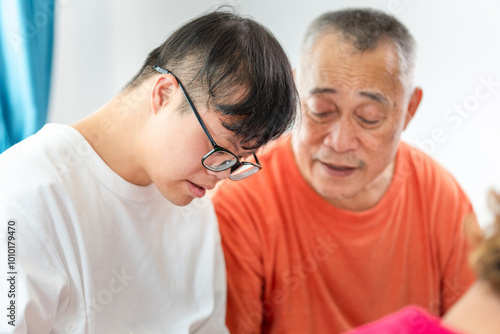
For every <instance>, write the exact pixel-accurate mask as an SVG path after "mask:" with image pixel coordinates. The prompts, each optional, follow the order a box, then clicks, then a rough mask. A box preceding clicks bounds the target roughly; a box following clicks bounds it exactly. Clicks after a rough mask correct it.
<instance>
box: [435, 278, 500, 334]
mask: <svg viewBox="0 0 500 334" xmlns="http://www.w3.org/2000/svg"><path fill="white" fill-rule="evenodd" d="M499 314H500V296H499V295H498V294H497V293H496V292H495V291H493V289H492V288H491V286H490V285H489V284H488V283H486V282H482V281H479V282H476V283H475V284H474V285H473V286H472V287H471V288H470V289H469V290H468V291H467V292H466V293H465V294H464V295H463V296H462V297H461V298H460V299H459V300H458V302H457V303H455V305H453V307H452V308H451V309H450V310H449V311H448V312H447V313H446V314H445V316H444V317H443V323H444V324H445V325H446V326H448V327H449V328H451V329H454V330H457V331H459V332H460V333H467V334H493V333H498V332H499V329H500V317H499V316H498V315H499Z"/></svg>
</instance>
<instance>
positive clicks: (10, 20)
mask: <svg viewBox="0 0 500 334" xmlns="http://www.w3.org/2000/svg"><path fill="white" fill-rule="evenodd" d="M53 32H54V0H0V152H3V151H4V150H6V149H7V148H9V147H10V146H11V145H13V144H15V143H17V142H19V141H21V140H22V139H24V138H26V137H27V136H29V135H31V134H33V133H35V132H36V131H38V130H39V129H40V128H41V127H42V126H43V125H44V124H45V122H46V119H47V109H48V102H49V90H50V75H51V67H52V44H53Z"/></svg>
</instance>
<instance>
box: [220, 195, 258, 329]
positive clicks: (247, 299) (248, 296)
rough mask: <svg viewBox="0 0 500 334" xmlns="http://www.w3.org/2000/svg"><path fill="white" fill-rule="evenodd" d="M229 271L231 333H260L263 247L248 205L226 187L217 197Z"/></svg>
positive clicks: (227, 269) (229, 322)
mask: <svg viewBox="0 0 500 334" xmlns="http://www.w3.org/2000/svg"><path fill="white" fill-rule="evenodd" d="M214 205H215V210H216V213H217V217H218V219H219V226H220V231H221V236H222V246H223V250H224V256H225V260H226V273H227V286H228V297H227V315H226V323H227V326H228V328H229V331H230V332H231V333H235V334H241V333H261V328H262V319H263V310H262V295H263V288H264V278H263V277H264V273H263V263H262V261H263V260H262V247H261V244H260V240H259V234H258V231H257V228H256V225H255V224H254V222H253V221H252V218H251V213H250V212H249V207H248V206H247V205H246V203H245V201H243V200H242V199H241V194H240V196H238V197H235V196H234V194H233V195H231V191H230V190H228V189H227V188H226V187H221V188H220V190H219V191H218V192H217V194H216V195H215V197H214Z"/></svg>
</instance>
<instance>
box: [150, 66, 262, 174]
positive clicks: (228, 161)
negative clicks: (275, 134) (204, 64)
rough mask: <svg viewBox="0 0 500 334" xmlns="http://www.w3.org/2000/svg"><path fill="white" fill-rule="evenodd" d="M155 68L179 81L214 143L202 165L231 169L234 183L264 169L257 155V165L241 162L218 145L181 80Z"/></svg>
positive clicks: (218, 168)
mask: <svg viewBox="0 0 500 334" xmlns="http://www.w3.org/2000/svg"><path fill="white" fill-rule="evenodd" d="M153 68H154V69H155V70H156V71H157V72H159V73H162V74H170V75H172V76H173V77H174V78H175V79H176V80H177V82H178V83H179V87H180V88H181V90H182V93H184V96H185V97H186V100H187V101H188V103H189V106H190V107H191V109H192V110H193V112H194V114H195V115H196V118H197V119H198V122H200V125H201V127H202V128H203V131H205V134H206V135H207V137H208V139H209V140H210V143H212V146H213V147H214V148H213V149H212V150H211V151H210V152H208V153H207V154H205V156H204V157H203V158H202V159H201V164H202V165H203V167H205V168H206V169H208V170H210V171H213V172H222V171H224V170H227V169H229V168H231V173H230V175H229V179H231V180H233V181H239V180H243V179H244V178H247V177H249V176H250V175H253V174H255V173H257V172H258V171H259V170H260V169H261V168H262V166H261V165H260V163H259V160H258V159H257V156H256V155H255V153H254V154H253V157H254V159H255V163H253V162H248V161H240V160H239V159H238V157H237V156H236V155H235V154H234V153H233V152H231V151H229V150H227V149H225V148H224V147H222V146H219V145H217V144H216V143H215V140H214V139H213V138H212V135H210V132H209V131H208V129H207V127H206V126H205V123H204V122H203V120H202V119H201V116H200V114H199V113H198V110H196V107H195V106H194V104H193V101H192V100H191V98H190V97H189V95H188V93H187V92H186V89H184V86H183V85H182V83H181V81H180V80H179V78H177V77H176V76H175V74H173V73H172V72H170V71H169V70H167V69H164V68H161V67H160V66H157V65H154V66H153Z"/></svg>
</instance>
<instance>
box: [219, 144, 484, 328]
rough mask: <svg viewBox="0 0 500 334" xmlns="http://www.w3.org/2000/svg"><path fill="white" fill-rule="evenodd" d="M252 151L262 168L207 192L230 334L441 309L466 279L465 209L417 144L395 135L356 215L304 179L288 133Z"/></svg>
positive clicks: (454, 187) (348, 323)
mask: <svg viewBox="0 0 500 334" xmlns="http://www.w3.org/2000/svg"><path fill="white" fill-rule="evenodd" d="M259 159H260V160H261V164H262V165H263V169H262V170H261V171H260V172H259V173H257V174H256V175H254V176H252V177H250V178H248V179H246V180H243V181H238V182H225V183H224V184H223V185H222V186H221V187H220V188H219V190H218V192H217V193H216V194H215V197H214V203H215V208H216V212H217V215H218V217H219V223H220V230H221V235H222V244H223V248H224V253H225V258H226V268H227V280H228V305H227V324H228V327H229V330H230V331H231V333H233V334H240V333H274V334H277V333H283V334H285V333H286V334H291V333H292V334H293V333H300V334H304V333H315V334H318V333H340V332H343V331H346V330H348V329H351V328H353V327H356V326H359V325H362V324H365V323H368V322H371V321H374V320H376V319H378V318H380V317H382V316H384V315H387V314H389V313H391V312H394V311H397V310H399V309H401V308H402V307H404V306H406V305H409V304H415V305H420V306H421V307H423V308H425V309H427V310H430V311H431V312H433V313H434V314H437V315H440V314H442V313H443V312H444V311H446V310H447V309H448V308H449V307H450V306H451V304H453V303H454V302H455V301H456V300H457V298H458V297H459V296H460V295H461V294H462V293H463V292H464V291H465V290H466V289H467V288H468V287H469V285H470V284H471V283H472V282H473V281H474V279H475V277H474V275H473V273H472V271H471V269H470V268H469V265H468V252H469V249H468V248H469V246H468V241H467V238H466V237H465V234H464V224H463V221H464V217H465V216H466V215H468V214H472V206H471V204H470V202H469V200H468V198H467V196H466V195H465V194H464V192H463V191H462V189H461V188H460V186H459V185H458V184H457V182H456V181H455V180H454V179H453V177H452V176H450V174H449V173H448V172H446V171H445V170H444V169H443V168H442V167H441V166H439V165H438V164H437V163H436V162H434V161H433V160H432V159H431V158H429V157H428V156H426V155H425V154H423V153H422V152H420V151H418V150H416V149H414V148H412V147H410V146H409V145H407V144H404V143H401V144H400V146H399V149H398V153H397V157H396V167H395V173H394V177H393V180H392V183H391V185H390V186H389V189H388V190H387V192H386V193H385V195H384V196H383V197H382V199H381V200H380V201H379V203H378V204H377V205H375V206H374V207H373V208H371V209H369V210H366V211H362V212H351V211H346V210H341V209H338V208H336V207H334V206H333V205H331V204H329V203H328V202H326V201H325V200H324V199H323V198H322V197H321V196H319V195H318V194H317V193H316V192H315V191H314V190H313V189H312V188H311V187H310V186H309V185H308V184H307V183H306V182H305V180H304V179H303V178H302V176H301V174H300V172H299V170H298V168H297V166H296V164H295V162H294V157H293V153H292V151H291V148H290V139H289V137H285V138H283V139H281V140H279V141H278V142H277V143H276V144H275V146H274V147H273V149H271V150H269V151H267V152H266V153H265V154H264V155H262V156H261V157H260V158H259ZM474 224H477V222H476V221H475V219H474Z"/></svg>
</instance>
